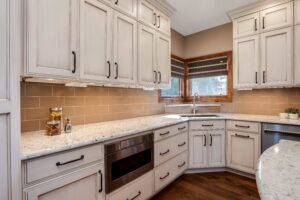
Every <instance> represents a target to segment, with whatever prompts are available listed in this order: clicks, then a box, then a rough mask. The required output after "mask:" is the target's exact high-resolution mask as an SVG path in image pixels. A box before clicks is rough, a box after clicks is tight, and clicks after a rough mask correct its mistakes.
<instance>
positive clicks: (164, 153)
mask: <svg viewBox="0 0 300 200" xmlns="http://www.w3.org/2000/svg"><path fill="white" fill-rule="evenodd" d="M169 152H170V149H168V150H167V151H166V152H163V153H160V155H161V156H163V155H166V154H167V153H169Z"/></svg>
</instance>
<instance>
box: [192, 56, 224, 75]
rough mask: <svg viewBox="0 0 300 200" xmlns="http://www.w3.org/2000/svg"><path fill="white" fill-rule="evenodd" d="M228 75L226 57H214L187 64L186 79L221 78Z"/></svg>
mask: <svg viewBox="0 0 300 200" xmlns="http://www.w3.org/2000/svg"><path fill="white" fill-rule="evenodd" d="M227 73H228V57H227V56H222V57H215V58H210V59H205V60H197V61H193V62H189V63H188V78H189V79H193V78H205V77H212V76H222V75H227Z"/></svg>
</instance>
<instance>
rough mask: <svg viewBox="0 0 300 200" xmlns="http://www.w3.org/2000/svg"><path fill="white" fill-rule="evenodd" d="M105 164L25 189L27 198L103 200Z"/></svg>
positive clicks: (43, 199) (40, 199)
mask: <svg viewBox="0 0 300 200" xmlns="http://www.w3.org/2000/svg"><path fill="white" fill-rule="evenodd" d="M103 172H104V170H103V164H102V163H98V164H95V165H92V166H89V167H86V168H82V169H79V170H77V171H73V172H72V173H68V174H65V175H63V176H60V177H58V178H54V179H51V180H49V181H45V182H43V183H41V184H38V185H35V186H33V187H29V188H28V189H25V190H24V197H25V198H24V199H25V200H58V199H63V200H83V199H88V200H103V199H105V195H104V193H105V192H104V191H105V190H104V182H103V181H104V174H103Z"/></svg>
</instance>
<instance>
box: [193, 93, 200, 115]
mask: <svg viewBox="0 0 300 200" xmlns="http://www.w3.org/2000/svg"><path fill="white" fill-rule="evenodd" d="M197 98H199V94H198V93H194V99H193V114H194V115H195V114H196V113H197V108H196V100H197Z"/></svg>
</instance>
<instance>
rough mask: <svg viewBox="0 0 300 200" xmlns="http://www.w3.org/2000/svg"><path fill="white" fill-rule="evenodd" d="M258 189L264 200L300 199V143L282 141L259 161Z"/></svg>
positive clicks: (266, 152) (267, 151)
mask: <svg viewBox="0 0 300 200" xmlns="http://www.w3.org/2000/svg"><path fill="white" fill-rule="evenodd" d="M256 182H257V187H258V190H259V193H260V196H261V199H262V200H299V199H300V142H295V141H288V140H281V141H280V142H279V144H277V145H274V146H272V147H270V148H269V149H267V150H266V151H265V152H264V153H263V154H262V156H261V157H260V159H259V163H258V168H257V171H256Z"/></svg>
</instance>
